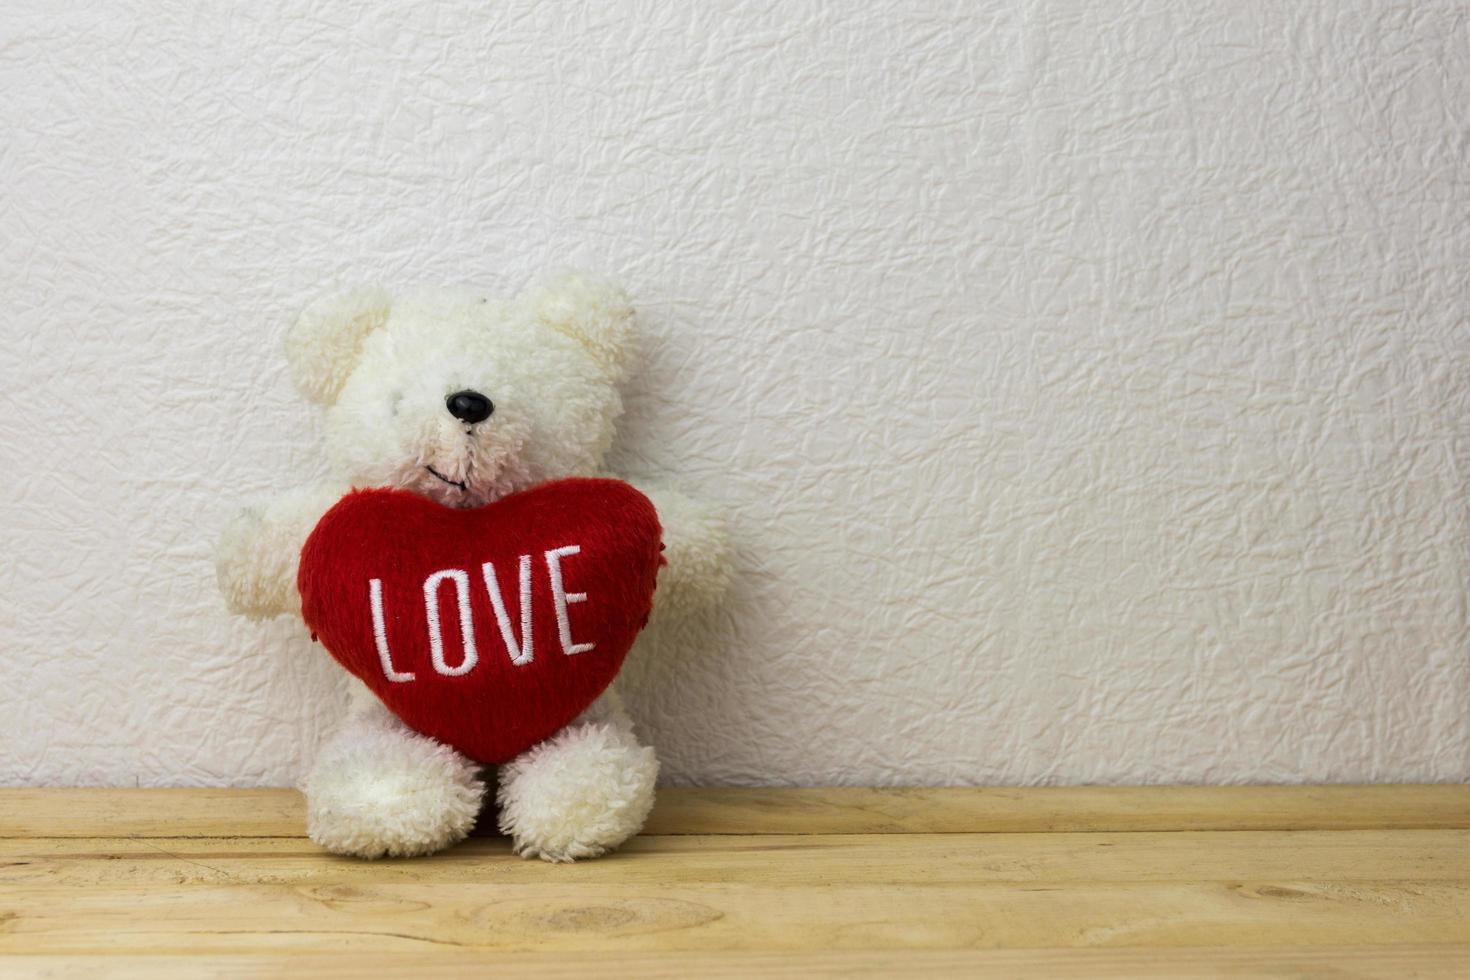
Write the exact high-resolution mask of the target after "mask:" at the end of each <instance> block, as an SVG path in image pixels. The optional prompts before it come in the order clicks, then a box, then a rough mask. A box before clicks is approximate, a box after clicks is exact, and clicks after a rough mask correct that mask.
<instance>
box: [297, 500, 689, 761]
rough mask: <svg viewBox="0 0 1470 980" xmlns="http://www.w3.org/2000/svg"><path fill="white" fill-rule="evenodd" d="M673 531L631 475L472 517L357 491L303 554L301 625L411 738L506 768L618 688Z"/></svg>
mask: <svg viewBox="0 0 1470 980" xmlns="http://www.w3.org/2000/svg"><path fill="white" fill-rule="evenodd" d="M660 536H661V532H660V527H659V521H658V516H657V514H656V513H655V511H654V509H653V505H652V504H651V503H650V502H649V501H648V498H646V497H644V496H643V495H642V494H641V493H639V492H638V491H637V490H635V489H633V488H632V487H631V486H629V485H628V484H626V483H623V482H620V481H617V480H606V479H587V478H578V479H567V480H558V481H553V482H550V483H546V484H543V485H541V486H539V487H536V488H534V489H532V490H527V491H523V492H521V493H518V494H513V495H511V496H509V497H505V498H503V499H501V500H498V501H496V502H494V503H491V504H487V505H485V506H483V507H479V508H473V509H467V510H461V509H454V508H449V507H445V506H443V505H441V504H438V503H436V502H434V501H432V500H428V499H426V498H424V497H421V496H418V495H417V494H413V493H408V492H404V491H400V490H390V489H377V490H358V491H354V492H352V493H350V494H348V495H347V496H346V497H344V498H343V499H342V500H341V501H340V502H339V503H337V504H336V505H335V506H334V507H333V508H332V509H331V510H329V511H328V512H327V513H326V514H325V515H324V516H323V517H322V519H321V521H320V522H319V523H318V524H317V526H316V528H315V529H314V530H313V531H312V533H311V535H310V536H309V537H308V538H307V541H306V543H305V545H304V546H303V548H302V552H301V562H300V566H299V572H298V579H297V583H298V588H299V590H300V593H301V600H302V601H301V609H302V616H303V618H304V619H305V621H306V624H307V626H308V627H309V628H310V629H311V630H312V631H313V634H314V636H315V638H317V639H319V640H320V641H321V643H322V645H323V646H325V647H326V649H327V650H328V651H329V652H330V653H331V654H332V656H333V657H335V658H336V659H337V660H338V661H339V662H340V663H341V664H342V665H343V666H344V667H346V668H347V670H349V671H351V672H352V673H353V674H354V675H355V676H357V677H358V678H359V679H360V680H361V681H362V682H363V683H364V684H366V685H367V687H368V688H369V689H370V690H371V691H372V692H373V693H374V694H376V695H377V696H378V698H379V699H381V700H382V702H383V703H384V704H385V705H386V706H387V707H388V708H389V710H391V711H392V712H393V713H394V714H396V715H397V716H398V717H399V718H401V719H402V720H403V721H404V722H405V723H406V724H407V725H408V726H409V727H410V728H411V729H413V730H414V731H416V732H420V733H422V734H424V735H428V736H430V737H432V738H434V739H437V740H438V741H440V742H443V743H444V744H446V745H450V746H452V747H454V748H455V749H457V750H459V751H460V752H462V753H464V754H465V755H466V756H468V757H470V758H471V759H474V760H476V761H478V762H482V763H501V762H505V761H507V760H509V759H511V758H512V757H514V756H516V755H518V754H520V753H521V752H523V751H525V750H526V749H528V748H530V747H531V746H533V745H535V744H536V743H538V742H540V741H542V740H543V739H545V738H547V737H549V736H550V735H552V734H553V733H555V732H556V731H558V730H559V729H560V728H562V727H563V726H564V725H566V724H567V723H568V722H569V721H571V720H572V719H573V718H575V717H576V716H577V715H578V714H580V713H581V712H582V711H583V710H584V709H586V708H587V707H588V706H589V705H590V704H592V702H593V701H594V700H596V698H597V697H598V696H599V695H600V694H602V692H603V691H604V690H605V689H606V688H607V686H608V684H610V683H611V682H612V679H613V677H614V676H616V674H617V672H618V669H619V668H620V667H621V666H622V663H623V658H624V657H625V656H626V655H627V652H628V649H629V647H631V646H632V644H633V640H634V639H635V637H636V636H637V635H638V632H639V630H640V629H642V627H643V626H644V624H645V623H646V622H647V620H648V615H649V611H650V609H651V607H652V601H653V592H654V587H655V583H656V578H657V575H658V569H659V565H660V563H661V556H660V551H661V548H662V545H661V543H660ZM523 589H524V590H525V591H524V592H523V591H522V590H523ZM466 603H467V605H466ZM465 608H468V610H469V613H470V615H469V617H468V618H469V623H468V624H466V623H465V622H464V621H463V620H462V611H463V610H464V609H465ZM528 626H529V627H530V628H529V629H527V627H528Z"/></svg>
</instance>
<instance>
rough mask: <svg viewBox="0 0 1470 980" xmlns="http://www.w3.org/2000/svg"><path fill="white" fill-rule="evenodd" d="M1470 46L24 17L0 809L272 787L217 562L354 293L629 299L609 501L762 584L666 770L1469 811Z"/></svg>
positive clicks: (930, 20)
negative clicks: (1426, 791)
mask: <svg viewBox="0 0 1470 980" xmlns="http://www.w3.org/2000/svg"><path fill="white" fill-rule="evenodd" d="M1467 65H1470V27H1467V19H1466V14H1465V8H1464V6H1463V4H1461V3H1458V2H1437V0H1416V2H1386V0H1385V2H1340V0H1315V2H1308V3H1294V4H1283V3H1274V2H1266V0H1259V2H1249V3H1214V4H1195V3H1188V2H1184V0H1154V2H1143V0H1108V2H1104V0H1087V2H1078V3H1062V2H1022V0H1011V2H1001V0H953V2H940V0H929V2H922V3H902V2H896V0H890V2H886V3H865V4H845V3H838V2H836V0H830V2H812V0H780V2H754V3H752V2H745V0H740V2H736V0H718V2H704V3H697V4H694V3H663V4H654V3H647V2H638V0H612V2H608V3H602V4H587V5H576V6H572V5H566V6H564V5H560V4H548V3H533V2H529V0H513V2H506V3H495V4H485V3H480V2H471V0H446V2H439V3H427V4H426V3H415V4H361V5H360V4H349V3H329V4H311V5H305V4H298V3H286V2H282V0H266V2H260V3H251V4H237V5H204V6H200V5H198V4H195V3H185V2H182V0H167V2H147V3H144V2H139V0H132V2H118V3H112V4H104V5H84V6H82V5H77V6H74V5H62V4H55V3H49V2H45V0H11V2H9V3H7V4H5V7H4V10H3V11H0V91H4V92H5V97H4V99H3V100H0V132H3V139H0V178H3V188H4V190H3V198H0V257H3V261H0V284H3V296H4V300H5V317H4V325H3V329H4V343H3V346H0V372H3V385H0V388H3V394H0V397H3V399H4V404H3V412H0V453H3V456H0V480H3V481H4V487H3V490H4V492H3V494H0V525H3V534H4V539H3V553H4V560H3V562H0V597H3V598H0V603H3V610H4V612H3V619H0V656H3V659H4V671H5V675H6V676H5V683H4V685H3V687H0V702H3V703H0V781H3V782H6V783H58V784H88V783H104V784H122V785H133V784H146V785H151V784H205V783H233V784H242V785H243V784H279V783H286V782H290V781H291V780H293V779H294V778H295V777H296V776H297V775H298V774H299V773H300V772H301V770H302V767H303V764H304V762H305V760H306V759H307V758H309V756H310V753H311V751H312V749H313V747H314V745H315V744H316V742H317V741H318V739H320V737H321V736H322V733H323V731H324V730H325V728H326V727H327V726H328V725H329V724H330V723H331V722H332V721H333V719H334V718H335V715H336V712H337V710H338V709H339V707H340V704H341V701H342V697H343V694H342V684H341V681H340V679H339V676H338V673H337V670H336V668H335V667H334V666H333V665H332V664H331V663H330V662H329V661H328V660H327V658H326V657H325V656H324V655H323V654H322V653H321V651H320V650H318V649H315V648H313V647H312V646H311V644H310V643H309V642H307V639H306V637H305V636H304V635H303V632H304V631H303V630H302V628H301V626H300V624H299V623H295V622H286V621H281V622H278V623H274V624H272V625H270V626H268V627H265V628H261V627H259V626H255V625H251V624H248V623H245V622H240V621H235V620H232V619H231V618H230V617H229V616H228V615H227V614H226V613H225V611H224V609H223V608H222V606H221V603H220V601H219V599H218V598H217V596H216V593H215V588H214V583H213V579H212V570H211V564H210V551H211V547H212V542H213V540H214V539H215V537H216V534H217V532H218V529H219V528H220V526H221V524H222V523H223V522H224V521H225V520H226V519H227V517H228V516H229V515H230V514H231V513H233V512H234V510H235V509H236V508H237V507H239V506H240V505H241V504H242V502H244V501H246V500H248V499H250V498H251V497H257V496H260V495H263V494H269V493H271V492H273V491H276V490H278V489H281V488H285V487H287V486H291V485H294V484H297V483H301V482H304V481H307V480H311V479H313V478H315V477H317V476H318V475H320V474H321V473H322V472H323V464H322V455H321V453H322V448H321V432H320V427H319V422H318V419H317V417H316V415H315V414H314V412H313V410H312V409H311V408H309V407H308V406H307V405H306V403H305V402H304V401H303V400H302V399H300V398H299V397H297V395H296V394H295V393H294V392H293V391H292V390H291V388H290V385H289V383H288V380H287V375H286V370H285V364H284V361H283V358H282V355H281V337H282V333H283V330H284V328H285V326H286V324H287V323H288V322H289V320H290V319H291V317H292V316H294V314H295V313H296V311H297V310H298V309H299V308H300V307H301V306H302V305H303V304H304V303H305V302H306V301H308V300H309V299H310V298H312V297H313V296H315V295H316V294H317V293H319V292H320V291H322V290H324V289H326V288H328V287H330V286H331V285H333V284H336V283H343V282H350V281H357V280H364V279H376V280H382V281H384V282H388V283H392V284H410V283H433V282H465V281H469V282H478V283H484V284H487V285H490V286H492V287H499V288H514V287H515V286H516V285H518V284H519V283H521V282H522V281H524V280H525V279H526V278H527V277H528V276H530V275H531V274H533V273H534V272H536V271H538V270H541V269H544V268H547V267H551V266H557V265H562V264H571V265H576V266H582V267H586V268H591V269H596V270H601V271H605V272H608V273H610V274H612V275H615V276H617V277H618V278H619V279H620V280H621V281H623V282H625V283H626V284H627V285H628V287H629V288H630V290H631V291H632V292H633V294H634V296H635V297H636V299H637V301H638V303H639V304H640V306H641V309H642V311H643V313H644V317H645V322H646V327H647V335H646V337H645V339H644V341H643V345H642V350H641V357H642V362H643V367H642V371H641V373H640V374H639V375H638V376H637V378H636V380H635V381H634V382H633V388H632V390H631V392H630V396H629V407H630V411H629V416H628V419H627V423H626V426H625V431H624V438H623V440H622V443H621V445H620V446H619V448H618V450H617V457H616V462H617V463H618V464H619V465H621V466H622V467H623V468H625V469H627V470H632V471H635V472H638V473H641V474H643V475H653V476H667V477H670V478H672V479H673V480H674V481H675V482H676V483H678V484H679V485H681V486H683V487H684V488H686V489H687V490H689V491H691V492H696V493H699V494H702V495H705V496H707V497H711V498H714V499H716V500H719V501H721V502H722V503H723V504H724V505H725V506H727V507H728V509H729V512H730V514H731V518H732V525H733V529H734V532H735V535H736V539H737V541H738V566H739V567H738V583H737V586H736V589H735V591H734V594H733V595H732V596H731V598H730V601H729V603H728V604H727V605H726V607H725V608H723V609H722V610H721V611H720V612H719V613H718V614H716V615H711V616H710V617H708V619H707V620H705V621H701V622H698V623H695V624H690V625H687V626H683V627H680V628H677V629H665V630H663V631H661V633H660V635H658V636H656V637H654V638H653V641H652V642H651V643H650V644H648V645H647V647H646V649H644V650H642V651H639V652H637V653H635V656H636V658H637V662H636V663H635V664H634V666H633V667H631V668H630V672H631V676H630V677H629V678H628V681H629V687H630V690H629V694H630V699H631V703H632V706H633V708H634V710H635V713H636V715H637V717H638V718H639V720H640V722H641V724H642V725H643V727H644V731H645V732H646V733H647V734H648V736H649V737H650V738H651V740H652V741H653V742H654V744H656V745H657V746H658V748H659V750H660V752H661V755H662V758H663V759H664V765H665V774H666V777H667V778H668V779H669V780H671V781H674V782H695V781H698V782H708V783H828V782H838V783H880V784H901V783H950V782H960V783H970V782H1005V783H1030V782H1070V783H1080V782H1113V781H1144V782H1167V781H1205V782H1233V781H1242V780H1420V779H1423V780H1448V779H1464V778H1466V777H1470V696H1467V695H1470V663H1467V657H1466V653H1467V648H1470V632H1467V613H1466V610H1467V605H1466V598H1465V595H1466V584H1467V581H1466V580H1467V575H1466V568H1467V557H1470V549H1467V543H1470V536H1467V510H1466V504H1467V496H1466V472H1465V470H1466V462H1465V461H1466V458H1467V453H1470V438H1467V431H1470V430H1467V426H1466V423H1467V419H1470V404H1467V400H1470V336H1467V333H1470V328H1467V321H1466V298H1467V296H1470V221H1467V215H1470V180H1467V169H1466V161H1467V149H1470V132H1467V126H1466V123H1467V116H1470V71H1467V70H1466V69H1467Z"/></svg>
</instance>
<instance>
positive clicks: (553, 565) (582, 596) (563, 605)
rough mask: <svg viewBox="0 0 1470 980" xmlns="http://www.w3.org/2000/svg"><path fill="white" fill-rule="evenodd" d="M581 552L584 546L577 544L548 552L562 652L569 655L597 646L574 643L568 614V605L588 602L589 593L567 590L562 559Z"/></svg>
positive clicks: (548, 567)
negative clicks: (563, 577) (562, 569)
mask: <svg viewBox="0 0 1470 980" xmlns="http://www.w3.org/2000/svg"><path fill="white" fill-rule="evenodd" d="M581 553H582V547H581V546H580V545H575V544H569V545H565V546H564V547H561V548H553V549H552V550H550V551H548V552H547V553H546V571H547V572H548V573H549V574H550V575H551V596H552V599H553V600H554V601H555V603H556V628H557V632H558V633H560V634H561V649H562V652H563V653H565V654H566V655H567V656H569V657H570V656H572V655H574V654H578V653H586V652H587V651H588V650H591V649H593V648H594V647H596V646H597V644H595V643H573V642H572V621H571V619H570V618H569V617H568V616H567V606H570V605H571V604H572V603H574V602H586V601H587V593H585V592H570V593H569V592H567V590H566V584H565V583H564V582H563V581H562V574H561V560H562V559H563V558H567V557H570V556H572V555H580V554H581Z"/></svg>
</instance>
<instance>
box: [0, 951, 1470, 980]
mask: <svg viewBox="0 0 1470 980" xmlns="http://www.w3.org/2000/svg"><path fill="white" fill-rule="evenodd" d="M1467 964H1470V944H1465V945H1459V944H1452V945H1443V946H1409V945H1404V946H1393V947H1387V948H1385V947H1376V946H1345V947H1340V948H1337V949H1291V948H1281V947H1220V946H1204V947H1188V948H1175V949H1150V948H1146V947H1145V948H1137V949H1018V950H1011V949H993V950H943V951H934V950H904V951H898V952H892V951H882V950H872V951H865V952H861V953H844V952H799V953H747V952H718V953H615V952H614V953H609V952H602V953H554V954H548V953H467V952H464V951H453V952H441V953H435V954H433V955H427V956H425V955H415V954H402V953H386V954H385V953H342V954H335V955H334V954H319V953H289V954H261V955H251V954H243V955H241V954H237V955H218V956H189V957H180V956H135V955H122V956H101V955H99V956H85V955H82V956H73V955H62V956H16V957H8V958H5V959H3V960H0V966H3V967H4V968H5V969H6V970H7V973H6V976H7V977H17V978H23V977H57V978H71V977H75V978H80V980H96V978H97V977H99V976H105V977H108V978H110V980H155V978H156V980H169V978H172V977H183V978H188V980H195V978H198V977H200V976H210V977H223V978H257V977H302V976H311V977H323V978H328V980H334V978H338V980H361V978H363V977H374V978H397V977H403V978H414V980H416V978H423V980H440V978H444V980H461V978H463V977H473V976H495V977H498V978H500V977H505V978H512V980H515V978H521V977H527V978H546V980H566V978H577V977H587V976H596V977H600V978H617V977H639V978H645V977H646V978H648V980H687V978H689V977H713V978H723V977H737V978H741V980H746V978H750V977H763V978H764V977H775V978H787V977H801V978H805V977H814V978H819V980H820V978H846V977H912V976H925V977H931V976H937V977H944V976H952V977H1001V978H1013V977H1014V978H1028V977H1086V978H1097V980H1128V978H1134V977H1137V978H1152V977H1166V978H1177V980H1206V978H1208V980H1215V978H1219V977H1232V978H1236V980H1250V978H1262V980H1265V978H1270V980H1281V978H1283V977H1331V978H1333V980H1368V978H1378V977H1393V978H1402V977H1422V978H1438V977H1444V978H1458V980H1463V978H1464V977H1465V976H1466V967H1467Z"/></svg>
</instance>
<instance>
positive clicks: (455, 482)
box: [424, 466, 469, 490]
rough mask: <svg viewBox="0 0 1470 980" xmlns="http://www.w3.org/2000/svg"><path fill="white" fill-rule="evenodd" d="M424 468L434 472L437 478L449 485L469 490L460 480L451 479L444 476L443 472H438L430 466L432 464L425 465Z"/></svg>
mask: <svg viewBox="0 0 1470 980" xmlns="http://www.w3.org/2000/svg"><path fill="white" fill-rule="evenodd" d="M424 469H426V470H428V471H429V472H430V473H432V474H434V475H435V476H436V477H438V478H439V479H441V480H443V481H444V482H445V483H447V484H449V485H450V486H451V487H459V488H460V489H461V490H469V487H467V486H465V485H464V483H463V482H462V481H460V480H451V479H450V478H449V477H447V476H445V475H444V474H443V473H440V472H439V471H438V470H436V469H434V467H432V466H425V467H424Z"/></svg>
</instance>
